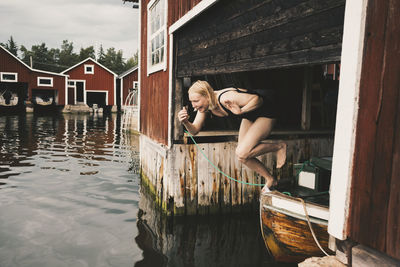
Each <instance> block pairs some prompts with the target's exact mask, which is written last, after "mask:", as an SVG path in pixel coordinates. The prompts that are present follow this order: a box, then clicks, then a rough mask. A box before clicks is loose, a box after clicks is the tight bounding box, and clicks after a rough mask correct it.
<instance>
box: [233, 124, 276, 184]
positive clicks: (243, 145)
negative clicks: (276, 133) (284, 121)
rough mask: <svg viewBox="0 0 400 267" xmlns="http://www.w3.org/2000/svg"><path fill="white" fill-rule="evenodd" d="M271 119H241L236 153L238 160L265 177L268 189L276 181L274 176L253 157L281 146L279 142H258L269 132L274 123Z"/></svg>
mask: <svg viewBox="0 0 400 267" xmlns="http://www.w3.org/2000/svg"><path fill="white" fill-rule="evenodd" d="M274 121H275V120H273V119H269V118H258V119H257V120H256V121H255V122H251V121H249V120H246V119H243V120H242V123H241V125H240V130H239V141H238V147H237V149H236V154H237V156H238V158H239V160H240V161H241V162H242V163H244V164H245V165H246V166H247V167H249V168H250V169H252V170H254V171H256V172H257V173H258V174H260V175H261V176H263V177H265V178H266V180H267V181H266V186H265V187H267V188H265V187H264V188H263V191H264V190H266V189H269V188H270V187H271V186H273V185H274V184H275V183H276V180H275V178H274V177H273V176H272V175H271V174H270V173H269V171H268V170H267V168H266V167H265V166H264V164H262V163H261V161H259V160H258V159H256V158H255V157H256V156H258V155H261V154H265V153H268V152H272V151H278V150H280V149H281V148H282V147H281V145H279V144H260V141H261V140H263V139H265V138H266V137H267V136H268V135H269V134H270V132H271V129H272V126H273V124H274Z"/></svg>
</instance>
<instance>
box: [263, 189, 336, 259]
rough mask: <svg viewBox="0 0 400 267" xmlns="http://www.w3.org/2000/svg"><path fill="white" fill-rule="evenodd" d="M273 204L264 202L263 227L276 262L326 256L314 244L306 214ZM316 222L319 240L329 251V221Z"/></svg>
mask: <svg viewBox="0 0 400 267" xmlns="http://www.w3.org/2000/svg"><path fill="white" fill-rule="evenodd" d="M262 198H263V197H262ZM290 199H291V200H292V201H297V200H295V199H293V198H290ZM298 201H299V200H298ZM270 202H271V201H268V199H264V201H261V203H260V205H262V206H261V210H260V212H261V224H262V231H263V238H264V243H265V245H266V247H267V249H268V251H269V253H270V254H271V255H272V256H273V258H274V259H275V261H278V262H301V261H303V260H304V259H306V258H309V257H313V256H321V255H323V252H322V251H321V250H320V249H319V248H318V246H317V244H316V243H315V241H314V238H313V236H312V233H311V231H310V228H309V226H308V223H307V220H306V218H305V216H304V214H303V215H302V214H295V213H293V212H287V211H286V210H283V209H280V208H277V207H274V206H272V205H271V203H270ZM312 221H313V222H312V223H311V225H312V228H313V230H314V233H315V235H316V237H317V240H318V241H319V243H320V245H321V246H322V248H323V249H324V250H325V251H327V249H328V239H329V234H328V232H327V222H326V221H324V220H315V219H312Z"/></svg>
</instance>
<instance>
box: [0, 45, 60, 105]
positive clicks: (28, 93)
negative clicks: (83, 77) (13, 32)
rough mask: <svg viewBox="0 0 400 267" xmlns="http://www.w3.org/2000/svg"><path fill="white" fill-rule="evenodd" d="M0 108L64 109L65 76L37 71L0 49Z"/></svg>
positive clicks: (0, 47) (5, 50)
mask: <svg viewBox="0 0 400 267" xmlns="http://www.w3.org/2000/svg"><path fill="white" fill-rule="evenodd" d="M0 75H1V77H0V94H1V96H0V105H1V106H2V108H5V109H8V108H12V107H13V106H14V107H15V108H17V109H22V110H23V109H25V107H26V105H27V106H28V107H31V105H30V104H29V103H32V104H34V105H35V104H36V105H57V106H64V105H65V92H66V86H67V76H66V75H63V74H59V73H53V72H48V71H42V70H37V69H34V68H31V67H30V66H28V65H27V64H25V63H24V62H23V61H22V60H20V59H19V58H18V57H16V56H14V55H13V54H11V53H10V52H9V51H8V50H7V49H5V48H3V47H2V46H0Z"/></svg>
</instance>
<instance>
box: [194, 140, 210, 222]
mask: <svg viewBox="0 0 400 267" xmlns="http://www.w3.org/2000/svg"><path fill="white" fill-rule="evenodd" d="M209 146H210V144H208V143H205V144H199V146H198V147H199V149H200V150H201V151H202V152H203V153H204V155H205V156H206V157H207V158H209V149H210V148H209ZM203 153H201V152H200V151H198V153H197V170H198V179H197V188H198V213H199V214H208V207H209V205H210V198H211V192H210V177H209V173H208V165H209V163H208V160H207V159H206V158H205V157H204V155H203Z"/></svg>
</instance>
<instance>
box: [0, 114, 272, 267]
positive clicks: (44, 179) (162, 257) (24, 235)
mask: <svg viewBox="0 0 400 267" xmlns="http://www.w3.org/2000/svg"><path fill="white" fill-rule="evenodd" d="M120 128H121V127H120V118H119V116H116V115H112V116H111V115H109V116H104V117H103V116H100V117H95V116H93V115H69V114H68V115H58V116H57V115H54V116H37V115H33V114H27V115H23V116H22V115H21V116H0V152H1V153H0V266H40V267H42V266H57V267H58V266H96V267H98V266H118V267H120V266H136V267H142V266H143V267H144V266H146V267H153V266H154V267H157V266H171V267H180V266H194V267H210V266H233V267H234V266H275V265H274V264H273V263H272V262H271V261H270V259H269V258H267V255H266V251H265V247H264V245H263V244H262V240H261V236H260V230H259V225H258V218H257V217H256V216H247V215H246V216H236V217H235V216H233V217H230V216H225V217H223V218H216V217H204V218H184V219H180V220H178V219H176V220H175V221H169V220H167V219H166V218H164V217H163V216H161V213H160V212H159V211H158V210H156V209H155V208H154V206H155V205H154V203H153V201H152V200H151V198H150V197H149V196H148V194H147V193H146V192H145V190H144V189H141V190H139V189H140V177H139V170H140V166H139V155H138V151H139V144H138V140H139V138H138V136H136V135H126V134H123V133H122V132H121V130H120Z"/></svg>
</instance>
